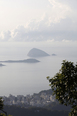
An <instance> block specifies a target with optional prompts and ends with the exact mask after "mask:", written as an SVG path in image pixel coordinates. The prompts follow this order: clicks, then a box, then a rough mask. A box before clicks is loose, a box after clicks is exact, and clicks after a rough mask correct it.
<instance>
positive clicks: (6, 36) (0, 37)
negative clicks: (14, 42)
mask: <svg viewBox="0 0 77 116" xmlns="http://www.w3.org/2000/svg"><path fill="white" fill-rule="evenodd" d="M10 38H11V32H10V31H6V32H1V33H0V41H9V40H10Z"/></svg>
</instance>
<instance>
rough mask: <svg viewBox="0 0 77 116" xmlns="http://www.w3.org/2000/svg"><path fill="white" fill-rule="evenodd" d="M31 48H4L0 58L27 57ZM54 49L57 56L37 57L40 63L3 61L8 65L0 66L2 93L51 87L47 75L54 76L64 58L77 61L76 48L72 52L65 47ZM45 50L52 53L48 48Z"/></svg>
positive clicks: (23, 93)
mask: <svg viewBox="0 0 77 116" xmlns="http://www.w3.org/2000/svg"><path fill="white" fill-rule="evenodd" d="M17 50H18V51H17ZM29 50H30V48H29V49H26V48H25V49H24V48H22V49H21V48H17V49H12V50H11V52H10V50H9V49H4V52H1V51H0V54H1V56H0V60H9V59H11V60H12V59H24V58H25V59H26V58H28V57H27V53H28V51H29ZM46 50H47V51H46ZM53 50H54V52H55V53H57V56H49V57H44V58H36V59H38V60H39V61H40V62H39V63H33V64H28V63H3V64H5V65H6V66H3V67H0V80H1V81H0V95H6V96H8V95H9V94H12V95H20V94H22V95H27V94H33V93H38V92H40V91H41V90H46V89H50V87H49V82H48V81H47V79H46V77H47V76H51V77H53V76H54V75H55V74H56V73H57V72H58V71H59V69H60V67H61V63H62V60H64V59H66V60H69V61H73V62H75V63H76V61H77V57H76V56H77V54H76V52H75V53H74V50H73V52H72V53H71V49H70V50H69V51H68V50H67V51H65V50H64V48H63V50H64V51H62V49H56V50H55V49H54V48H53ZM58 50H59V51H58ZM25 51H26V52H25ZM45 51H46V52H47V53H49V54H51V53H52V51H51V50H49V49H46V48H45ZM25 53H26V54H25Z"/></svg>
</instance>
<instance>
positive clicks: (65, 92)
mask: <svg viewBox="0 0 77 116" xmlns="http://www.w3.org/2000/svg"><path fill="white" fill-rule="evenodd" d="M47 79H48V80H49V82H50V86H51V88H52V90H53V95H55V97H56V99H58V101H59V102H60V103H61V104H64V105H66V106H67V105H71V106H72V111H71V113H70V114H69V116H77V64H76V65H74V63H73V62H68V61H66V60H64V61H63V63H62V67H61V69H60V70H59V72H58V73H57V74H56V75H55V76H54V77H53V78H50V77H47Z"/></svg>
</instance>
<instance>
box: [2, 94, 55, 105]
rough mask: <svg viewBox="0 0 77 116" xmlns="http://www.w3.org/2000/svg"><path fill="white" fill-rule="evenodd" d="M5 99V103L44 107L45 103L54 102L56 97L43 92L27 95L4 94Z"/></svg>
mask: <svg viewBox="0 0 77 116" xmlns="http://www.w3.org/2000/svg"><path fill="white" fill-rule="evenodd" d="M3 100H4V105H17V106H22V107H29V106H37V107H43V106H44V105H47V104H49V103H51V102H54V101H55V98H54V96H52V95H51V94H47V93H46V92H41V93H39V94H33V95H27V96H23V95H17V97H15V96H13V95H11V94H10V95H9V97H6V96H3Z"/></svg>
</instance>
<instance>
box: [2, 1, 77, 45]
mask: <svg viewBox="0 0 77 116" xmlns="http://www.w3.org/2000/svg"><path fill="white" fill-rule="evenodd" d="M0 42H45V43H46V42H48V43H52V42H53V43H54V42H60V43H61V42H62V43H64V44H66V43H68V44H72V43H73V44H75V45H77V0H71V1H70V0H0Z"/></svg>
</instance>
